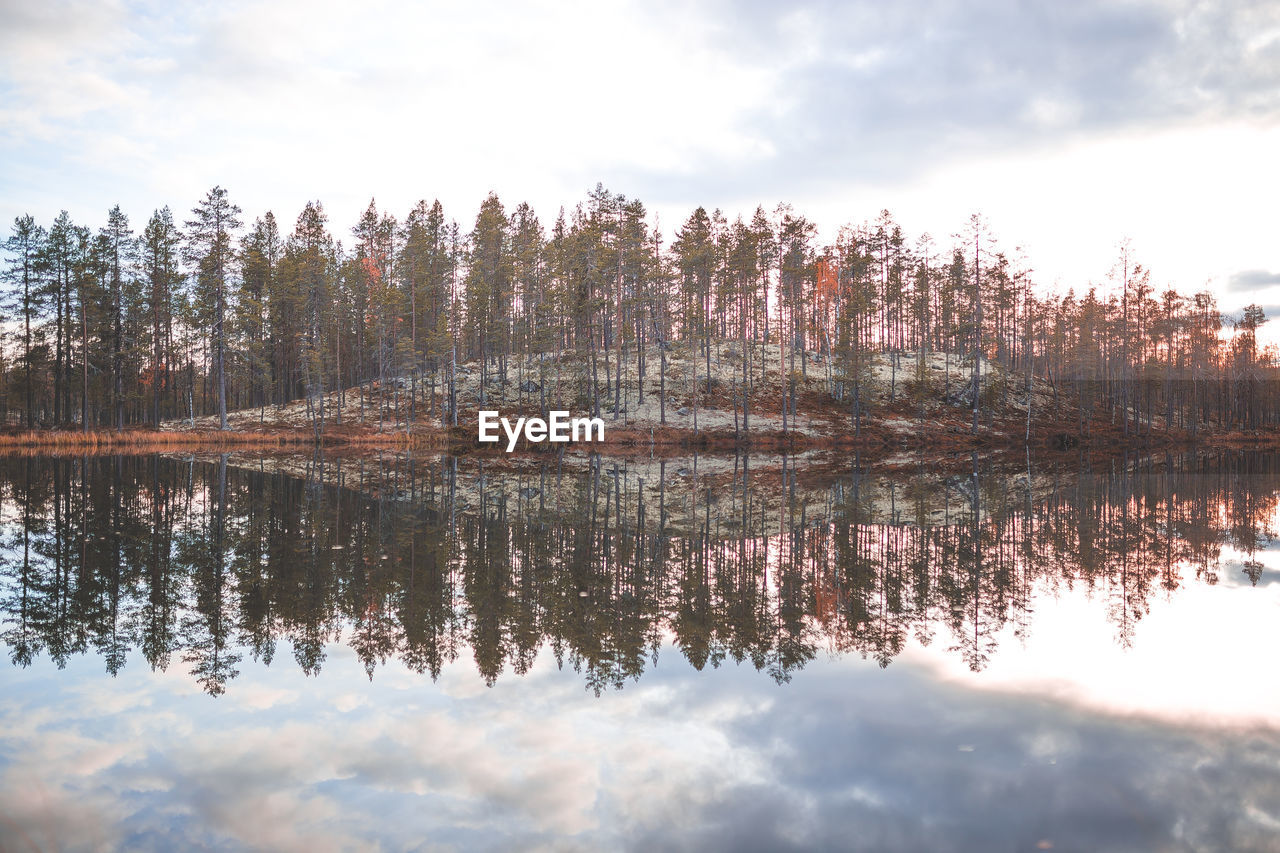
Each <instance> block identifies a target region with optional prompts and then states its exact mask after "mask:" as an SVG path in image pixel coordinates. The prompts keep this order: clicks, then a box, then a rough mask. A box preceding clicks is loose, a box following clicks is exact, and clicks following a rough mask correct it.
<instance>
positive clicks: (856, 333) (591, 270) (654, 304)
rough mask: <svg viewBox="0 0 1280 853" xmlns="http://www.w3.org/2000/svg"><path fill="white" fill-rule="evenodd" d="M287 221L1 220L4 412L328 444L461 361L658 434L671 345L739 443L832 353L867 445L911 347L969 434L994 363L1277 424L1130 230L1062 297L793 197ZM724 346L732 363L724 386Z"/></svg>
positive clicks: (831, 397)
mask: <svg viewBox="0 0 1280 853" xmlns="http://www.w3.org/2000/svg"><path fill="white" fill-rule="evenodd" d="M287 228H288V226H287V225H285V226H283V227H282V225H281V223H280V222H279V221H278V220H277V218H276V217H275V216H274V214H273V213H271V212H269V211H268V212H266V213H263V214H262V215H261V216H259V217H257V218H255V219H254V220H253V221H252V222H251V223H250V222H248V221H247V217H245V216H244V214H243V212H242V210H241V209H240V207H238V206H237V205H236V204H235V203H234V202H233V201H232V199H231V197H230V196H229V194H228V193H227V191H226V190H224V189H223V188H221V187H214V188H213V189H211V190H209V192H208V193H207V194H206V196H205V197H204V198H203V199H201V200H200V201H199V203H197V204H196V205H195V206H194V207H193V208H192V209H191V211H190V213H189V214H187V215H186V216H178V215H175V214H174V212H173V211H172V210H170V208H168V207H163V208H160V209H159V210H156V211H154V212H153V213H152V214H151V216H150V218H149V219H148V220H147V221H146V223H145V225H143V226H142V227H141V229H140V230H139V229H137V228H136V227H135V225H134V224H133V223H131V221H130V219H129V217H128V215H126V213H125V212H124V211H123V210H121V209H120V207H119V206H116V207H113V208H112V209H111V210H110V211H109V212H108V213H107V216H106V222H105V225H102V226H101V227H99V228H97V229H96V230H95V229H94V228H92V227H90V226H88V225H80V224H76V223H74V222H73V221H72V220H71V218H70V216H69V215H68V214H67V213H66V212H65V211H64V212H63V213H62V214H61V215H59V216H58V217H57V218H56V219H54V221H53V222H51V223H49V224H48V225H47V227H46V226H44V225H41V224H39V223H37V222H36V221H35V220H34V219H33V218H32V217H31V216H22V217H19V218H17V219H16V220H15V221H14V223H13V228H12V232H11V234H10V235H9V236H8V237H7V239H6V240H5V243H4V248H5V251H6V259H5V263H4V268H3V275H4V287H5V298H4V303H3V305H4V317H3V319H4V323H3V327H2V328H3V335H4V339H3V344H2V346H0V423H3V424H5V425H6V426H7V427H8V428H10V429H24V428H25V429H28V430H30V429H43V428H49V429H71V430H75V429H78V430H84V431H89V430H123V429H125V428H127V427H132V426H146V425H149V426H155V427H159V426H160V425H161V424H162V423H164V422H166V421H175V420H181V419H189V420H193V419H194V418H196V417H197V416H207V415H213V416H216V418H217V423H218V425H219V426H220V427H221V428H222V429H226V428H227V419H226V416H227V412H228V411H235V410H241V409H251V408H257V409H259V410H266V409H268V408H270V407H279V406H283V405H285V404H288V403H291V402H293V401H300V400H305V401H306V402H307V412H308V416H309V418H310V419H311V421H312V423H313V425H314V427H315V429H316V431H317V434H319V433H320V432H321V431H322V430H323V429H324V426H325V418H326V408H325V407H326V405H327V404H326V402H325V400H326V396H325V395H327V394H332V393H333V392H338V393H343V389H350V388H357V387H359V388H362V389H365V388H367V389H369V391H370V392H373V391H374V390H375V389H388V388H395V389H396V393H397V401H396V406H397V411H398V412H399V411H400V408H401V406H403V413H402V414H401V415H400V418H401V420H403V421H405V422H407V423H408V424H410V425H416V424H421V425H423V426H428V425H432V424H436V425H446V426H447V425H454V426H456V425H457V424H458V417H459V415H458V413H459V408H460V404H459V399H458V375H459V371H460V370H462V369H463V368H462V367H461V365H463V364H468V365H471V367H469V368H467V370H468V371H469V372H478V374H479V377H478V378H479V384H478V388H479V391H478V394H479V397H480V400H479V402H481V403H483V402H484V397H485V394H486V393H487V391H486V389H490V388H494V387H497V388H501V387H504V386H506V385H510V384H512V382H513V377H514V376H516V368H517V366H518V367H519V376H521V377H524V376H532V375H534V374H535V373H536V375H537V376H538V377H539V379H540V380H541V381H540V382H538V383H533V384H531V385H530V387H531V388H533V387H538V388H541V387H542V386H544V385H545V384H546V382H545V379H546V376H547V373H548V371H552V370H555V371H557V376H559V375H560V374H561V373H564V374H565V375H567V376H568V377H570V381H571V384H572V389H573V397H572V400H571V402H574V403H576V404H578V405H580V406H581V407H583V408H588V409H590V411H591V413H592V414H593V415H596V416H598V415H599V414H600V413H601V412H602V411H605V412H609V411H612V412H614V413H615V415H616V413H618V412H620V411H622V410H623V408H624V405H625V404H624V401H623V395H624V394H625V395H628V396H629V395H631V394H638V395H639V397H640V401H641V402H643V401H644V395H645V388H646V380H648V383H649V385H650V386H652V384H653V381H654V379H655V378H656V379H657V380H658V381H659V382H660V383H662V384H661V385H660V386H659V388H660V390H659V391H658V393H659V395H660V397H661V403H662V410H661V419H662V423H664V424H665V423H667V416H668V415H667V408H666V403H667V395H668V391H667V384H666V383H667V381H668V373H669V370H668V357H669V354H671V355H674V354H675V353H680V354H682V355H683V356H684V358H685V359H686V361H688V362H691V363H692V365H693V375H692V377H691V379H688V380H687V381H686V384H687V385H688V386H689V387H688V389H687V390H688V391H690V392H691V394H692V400H693V405H694V406H695V407H696V406H698V405H699V400H703V401H704V405H715V401H716V400H718V401H719V403H720V405H722V406H725V405H727V404H726V403H725V401H726V400H728V401H731V405H732V407H733V412H734V423H735V425H736V424H737V418H738V413H739V411H740V412H741V419H742V427H743V429H744V430H746V431H749V430H750V424H751V420H750V418H751V416H752V415H754V414H757V413H761V412H769V413H771V414H772V415H773V416H775V417H776V416H777V415H779V414H780V415H781V418H782V424H783V429H784V431H785V429H786V424H787V419H788V418H791V419H792V421H793V422H794V420H795V418H796V417H797V416H798V415H802V414H804V413H805V407H806V406H811V405H814V403H813V400H812V397H811V396H807V395H805V394H802V393H800V392H799V391H798V390H797V389H798V387H799V383H800V382H801V380H802V379H803V378H804V377H806V376H807V375H809V374H810V373H811V372H812V371H813V370H814V366H815V365H821V370H822V371H823V373H824V374H825V376H826V378H827V381H826V384H825V385H824V389H825V396H824V397H823V399H822V404H823V405H824V406H827V407H829V408H832V409H833V410H835V411H839V412H841V413H844V414H845V415H847V427H848V430H849V432H851V433H856V432H857V431H858V430H859V429H860V428H861V426H862V424H863V422H864V420H865V419H868V418H874V417H875V416H876V412H875V411H874V405H873V403H872V400H871V395H868V394H866V393H865V388H866V385H867V382H868V381H869V377H870V375H871V373H872V368H873V365H874V362H875V359H876V358H877V357H881V358H882V357H885V356H886V355H888V356H889V357H891V358H893V360H894V361H893V363H894V365H895V367H896V366H897V365H898V363H899V359H901V360H902V363H903V364H904V365H906V367H905V370H904V382H903V392H904V396H907V395H909V394H910V393H911V390H912V387H913V382H912V379H913V377H914V378H915V379H917V380H918V379H920V378H921V375H922V373H923V371H924V370H925V369H926V364H927V363H928V356H929V354H931V353H949V354H954V355H957V356H960V357H961V361H959V362H958V363H959V364H963V365H965V366H966V367H965V368H964V369H965V370H966V371H967V374H966V375H967V376H968V377H969V378H968V379H964V380H961V381H960V383H959V392H960V393H957V395H956V396H955V399H954V400H952V404H953V405H955V406H958V407H961V408H963V410H964V411H966V412H968V411H969V410H970V409H971V410H972V429H973V431H974V432H976V431H977V430H978V429H979V424H980V416H981V414H982V409H983V408H984V407H987V406H990V405H993V403H992V400H991V395H989V394H984V393H982V391H983V389H982V386H981V381H982V380H981V376H982V373H983V371H984V370H985V368H984V367H983V366H982V365H983V364H984V363H988V364H991V365H995V366H996V367H997V368H999V369H1000V370H1001V372H1002V374H1001V375H1003V376H1005V377H1006V378H1009V379H1010V381H1011V382H1012V384H1015V385H1016V384H1018V383H1023V384H1024V386H1025V388H1026V389H1027V390H1026V394H1027V397H1028V399H1029V398H1030V388H1031V385H1032V381H1033V378H1034V379H1035V380H1036V381H1041V382H1046V383H1048V384H1049V386H1050V387H1052V389H1053V394H1054V398H1055V399H1058V397H1059V395H1060V394H1061V395H1062V396H1063V397H1064V398H1065V399H1067V400H1069V401H1070V402H1071V405H1072V406H1073V407H1074V410H1075V411H1076V412H1077V413H1078V420H1079V422H1080V424H1081V425H1083V424H1084V423H1085V422H1086V421H1089V420H1091V419H1093V418H1095V417H1100V416H1101V417H1109V418H1110V419H1111V421H1112V422H1113V423H1116V424H1117V429H1119V430H1122V431H1123V433H1124V434H1125V435H1129V434H1131V433H1139V432H1148V433H1149V432H1151V431H1152V430H1173V429H1177V430H1181V431H1185V432H1187V433H1190V434H1192V435H1194V434H1196V432H1197V431H1198V430H1201V429H1205V428H1209V429H1250V430H1257V429H1261V428H1265V427H1271V426H1274V425H1275V424H1276V422H1277V419H1278V418H1280V395H1278V394H1277V393H1276V392H1275V389H1276V387H1277V386H1276V384H1275V382H1274V380H1275V379H1276V378H1277V366H1276V359H1275V352H1274V351H1273V350H1272V349H1271V348H1269V347H1264V346H1262V345H1261V344H1260V343H1259V339H1258V334H1257V332H1258V328H1259V327H1260V326H1261V325H1262V324H1263V323H1264V322H1265V321H1266V317H1265V316H1264V314H1263V312H1262V310H1261V309H1260V308H1258V307H1257V306H1249V307H1248V308H1246V309H1245V310H1244V311H1243V313H1242V315H1241V316H1239V317H1225V316H1224V315H1223V313H1222V312H1221V311H1220V310H1219V308H1218V306H1217V303H1216V300H1215V297H1214V295H1213V293H1211V292H1209V291H1208V290H1205V291H1203V292H1199V293H1195V294H1183V293H1179V292H1177V291H1175V290H1174V289H1172V288H1165V289H1160V288H1159V286H1158V285H1157V284H1156V283H1154V282H1153V276H1152V272H1151V271H1150V270H1149V269H1147V268H1146V267H1145V266H1144V265H1143V264H1142V263H1141V262H1140V261H1138V260H1137V259H1136V258H1135V257H1134V253H1133V250H1132V249H1131V248H1130V246H1129V245H1128V244H1127V243H1122V244H1121V245H1120V247H1119V249H1118V252H1117V257H1116V262H1115V265H1114V267H1113V269H1111V270H1110V271H1107V272H1106V273H1105V276H1104V277H1103V278H1102V279H1100V281H1099V282H1097V283H1095V282H1082V283H1081V284H1080V286H1079V287H1078V288H1072V289H1068V290H1066V291H1065V292H1055V293H1051V292H1049V291H1048V290H1047V289H1046V288H1044V287H1041V286H1038V284H1037V282H1036V280H1035V276H1034V274H1033V272H1032V266H1031V262H1030V261H1029V259H1027V258H1025V257H1023V256H1022V255H1021V253H1020V252H1019V251H1016V250H1014V251H1009V250H1005V249H1003V248H1001V246H1000V245H999V243H998V242H997V240H996V237H995V235H994V234H993V232H992V229H991V227H990V225H989V224H988V223H987V222H986V220H985V219H984V218H983V217H982V216H981V215H978V214H975V215H973V216H972V217H971V218H970V219H969V221H968V222H967V223H964V224H963V227H962V228H960V229H959V231H958V232H957V233H956V234H953V235H949V236H948V237H946V238H945V239H943V240H938V239H935V238H933V237H931V236H930V235H927V234H925V235H921V236H919V237H916V238H909V237H908V236H907V235H906V234H904V233H903V229H902V228H901V227H900V226H899V225H898V224H897V223H896V222H895V220H894V218H893V216H892V215H891V214H890V213H889V211H887V210H886V211H882V212H881V213H880V214H879V215H878V216H877V217H876V218H875V219H874V220H872V221H868V222H863V223H861V224H854V225H847V226H844V227H842V228H840V229H839V231H838V234H837V236H836V239H835V242H834V243H833V244H830V245H820V244H819V242H818V233H819V232H818V228H817V226H816V224H815V223H814V222H812V221H810V220H809V219H808V218H806V217H805V216H804V215H802V214H801V213H799V212H798V211H796V210H795V209H793V208H792V207H791V206H790V205H787V204H781V205H778V206H777V207H776V208H775V209H773V210H772V211H770V210H766V209H765V208H764V207H758V208H757V209H756V210H755V212H754V214H753V215H751V217H750V218H749V219H746V218H743V217H742V216H737V217H735V218H734V219H733V220H732V221H730V220H729V218H728V217H727V216H726V215H725V214H724V213H722V212H721V211H719V210H714V211H711V212H708V211H707V210H706V209H705V208H703V207H698V208H697V209H696V210H694V211H693V212H692V213H690V214H689V216H688V218H687V219H685V220H684V221H683V222H682V223H681V224H680V225H679V226H678V228H676V229H675V232H674V237H673V239H670V240H664V235H663V234H662V233H661V231H660V229H659V228H658V227H656V226H655V225H654V224H653V223H652V222H651V221H650V217H649V214H648V212H647V211H646V208H645V206H644V204H643V203H642V202H640V201H639V200H636V199H628V198H626V197H625V196H623V195H620V194H615V193H613V192H610V191H609V190H607V189H605V188H604V187H603V186H597V187H596V189H595V190H594V191H593V192H591V193H589V194H588V195H587V197H586V199H585V200H584V201H582V202H580V203H579V204H577V205H575V206H573V207H572V209H568V210H566V209H564V208H561V209H560V211H559V213H558V215H557V216H556V218H555V221H554V222H553V223H552V224H551V225H550V228H549V229H548V228H547V227H546V226H545V225H544V224H543V222H541V221H540V220H539V218H538V216H537V215H536V214H535V212H534V211H533V209H532V207H531V206H530V205H528V204H524V203H522V204H518V205H516V206H515V207H514V208H513V209H511V210H508V208H507V207H506V206H504V204H503V203H502V202H501V201H500V200H499V198H498V196H497V195H496V194H490V195H489V196H488V197H487V198H485V200H484V201H483V202H482V203H481V205H480V208H479V212H478V214H477V216H476V218H475V221H474V223H472V224H471V226H470V228H464V227H463V226H460V225H459V223H458V222H457V221H456V220H453V219H450V218H449V217H448V216H447V215H446V213H445V211H444V209H443V207H442V205H441V204H440V202H439V201H435V202H432V203H428V202H426V201H425V200H424V201H420V202H418V203H417V204H416V205H415V206H414V207H413V208H412V209H411V210H409V211H408V213H407V214H406V215H405V216H404V217H403V219H399V218H397V216H396V215H394V214H393V213H392V212H390V211H386V210H380V209H379V208H378V207H377V205H376V203H375V202H374V201H370V203H369V206H368V208H367V209H366V210H365V212H364V214H363V215H362V216H361V217H360V219H359V221H358V222H356V223H355V225H354V226H353V227H351V228H350V229H349V231H348V232H347V234H341V233H338V234H335V233H334V230H333V229H332V228H331V226H330V223H329V220H328V217H327V216H326V213H325V210H324V207H323V206H322V205H321V204H320V203H319V202H310V203H308V204H307V205H306V206H305V207H304V209H303V210H302V212H301V213H300V214H299V215H298V217H297V219H296V221H295V222H294V224H293V227H292V229H291V230H286V229H287ZM343 238H346V239H345V240H344V239H343ZM726 350H730V351H732V352H733V353H735V354H736V357H737V362H735V365H736V366H735V367H734V371H735V374H734V377H733V379H732V380H731V381H730V382H727V383H726V382H725V380H723V379H716V380H714V381H713V373H714V371H713V360H714V361H715V362H717V363H719V361H720V359H719V356H720V354H721V353H722V352H724V351H726ZM978 356H980V357H978ZM738 363H740V365H739V364H738ZM948 364H950V362H948ZM530 371H533V372H534V373H531V372H530ZM526 382H531V380H526ZM966 383H967V384H968V387H967V389H966V387H965V386H966ZM726 385H727V387H725V386H726ZM632 386H634V387H632ZM915 387H917V388H919V387H923V385H922V384H921V383H919V382H917V383H915ZM769 389H774V390H772V391H770V390H769ZM521 390H523V387H522V389H521ZM361 393H362V394H363V393H364V392H363V391H362V392H361ZM650 393H653V392H652V391H651V392H650ZM401 396H402V397H403V402H402V401H401V399H400V398H401ZM687 396H688V395H686V397H687ZM361 399H362V400H363V399H364V398H363V396H362V398H361ZM541 403H542V408H543V409H544V410H545V409H546V408H547V406H548V403H547V400H546V399H545V395H544V396H543V399H542V401H541ZM1029 409H1030V406H1029V405H1028V423H1029V422H1030V412H1029ZM695 411H696V409H695ZM380 422H381V421H380ZM694 423H695V429H696V423H697V422H696V416H695V421H694Z"/></svg>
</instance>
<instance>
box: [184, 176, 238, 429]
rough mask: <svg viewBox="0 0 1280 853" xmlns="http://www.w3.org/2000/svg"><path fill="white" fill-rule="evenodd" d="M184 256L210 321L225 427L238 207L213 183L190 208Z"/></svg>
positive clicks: (222, 426) (220, 424)
mask: <svg viewBox="0 0 1280 853" xmlns="http://www.w3.org/2000/svg"><path fill="white" fill-rule="evenodd" d="M191 212H192V214H193V215H194V217H195V218H194V219H191V220H188V221H187V223H186V228H187V243H186V258H187V262H188V263H190V264H193V265H194V266H195V267H196V299H197V305H198V308H199V309H200V314H201V316H202V318H206V319H207V320H208V321H209V322H210V324H211V325H210V336H211V338H212V344H213V357H214V365H213V370H214V373H215V375H216V382H217V389H218V428H219V429H222V430H225V429H226V428H227V372H226V334H225V329H226V316H227V293H228V280H229V279H230V278H231V275H232V272H233V266H234V263H235V249H234V244H233V242H232V240H233V234H234V232H235V231H236V229H238V228H239V227H240V226H241V222H240V218H239V217H240V208H239V207H238V206H236V205H234V204H232V203H231V201H230V200H229V199H228V198H227V191H226V190H224V189H223V188H222V187H220V186H216V187H214V188H213V189H211V190H209V192H208V193H207V194H206V195H205V197H204V199H203V200H202V201H201V202H200V203H199V204H197V205H196V206H195V207H194V208H192V210H191Z"/></svg>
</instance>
